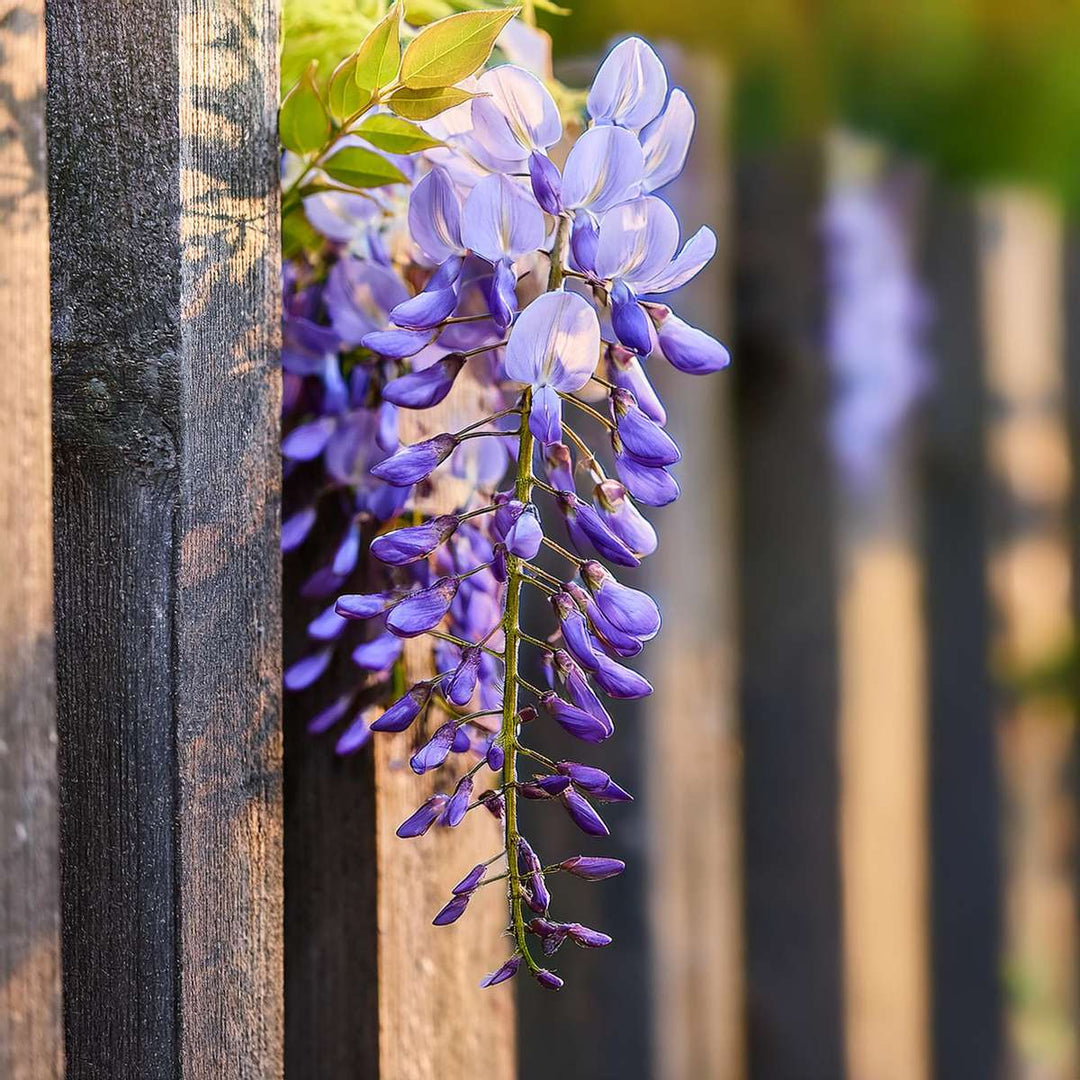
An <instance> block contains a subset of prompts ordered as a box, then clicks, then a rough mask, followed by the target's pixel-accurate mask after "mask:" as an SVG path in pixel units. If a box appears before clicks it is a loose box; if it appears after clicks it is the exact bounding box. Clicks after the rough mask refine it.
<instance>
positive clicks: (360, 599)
mask: <svg viewBox="0 0 1080 1080" xmlns="http://www.w3.org/2000/svg"><path fill="white" fill-rule="evenodd" d="M396 599H397V597H396V596H395V595H394V594H393V593H385V592H380V593H350V594H347V595H345V596H339V597H338V598H337V603H336V604H335V605H334V610H335V611H336V612H337V613H338V614H339V615H341V616H343V617H344V618H346V619H371V618H373V617H374V616H376V615H381V614H382V613H383V612H384V611H385V610H386V609H387V608H388V607H389V606H390V605H391V604H392V603H394V601H395V600H396Z"/></svg>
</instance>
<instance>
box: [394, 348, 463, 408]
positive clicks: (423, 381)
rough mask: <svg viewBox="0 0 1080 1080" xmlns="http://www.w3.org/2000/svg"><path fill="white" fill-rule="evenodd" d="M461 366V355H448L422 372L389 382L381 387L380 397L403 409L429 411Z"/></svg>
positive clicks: (458, 372) (447, 390) (452, 382)
mask: <svg viewBox="0 0 1080 1080" xmlns="http://www.w3.org/2000/svg"><path fill="white" fill-rule="evenodd" d="M464 366H465V357H464V356H462V355H461V354H460V353H450V355H449V356H444V357H443V358H442V359H441V360H439V361H437V362H436V363H434V364H432V365H431V367H428V368H424V370H423V371H410V372H409V373H408V375H401V376H399V377H398V378H396V379H391V380H390V381H389V382H388V383H387V384H386V385H385V386H384V387H383V389H382V396H383V398H384V399H385V400H386V401H390V402H393V403H394V404H395V405H400V406H401V407H402V408H403V409H430V408H431V407H432V405H438V404H439V402H440V401H442V400H443V398H445V397H446V395H447V394H449V393H450V390H451V389H452V388H453V385H454V380H455V379H456V378H457V377H458V375H459V374H460V373H461V369H462V368H463V367H464Z"/></svg>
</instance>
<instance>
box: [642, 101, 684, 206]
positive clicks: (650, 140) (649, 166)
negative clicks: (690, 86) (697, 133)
mask: <svg viewBox="0 0 1080 1080" xmlns="http://www.w3.org/2000/svg"><path fill="white" fill-rule="evenodd" d="M693 136H694V107H693V105H691V104H690V99H689V98H688V97H687V96H686V94H684V93H683V91H682V90H672V91H671V97H669V98H668V102H667V105H666V106H665V107H664V111H663V112H662V113H661V114H660V115H659V116H658V117H657V118H656V119H655V120H653V121H651V122H650V123H649V124H648V125H647V126H646V127H645V128H644V129H643V130H642V132H641V149H642V150H643V151H644V154H645V175H644V177H643V179H642V185H641V186H642V190H644V191H655V190H656V189H657V188H660V187H663V186H664V184H666V183H668V182H669V181H671V180H674V179H675V177H676V176H678V175H679V173H681V172H682V168H683V165H684V164H685V163H686V155H687V152H688V151H689V149H690V140H691V139H692V138H693Z"/></svg>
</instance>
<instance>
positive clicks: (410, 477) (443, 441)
mask: <svg viewBox="0 0 1080 1080" xmlns="http://www.w3.org/2000/svg"><path fill="white" fill-rule="evenodd" d="M457 444H458V440H457V439H456V438H455V437H454V436H453V435H447V434H443V435H434V436H432V438H430V439H425V440H424V441H423V442H419V443H414V444H413V445H412V446H403V447H402V448H401V449H400V450H398V452H397V453H396V454H392V455H391V456H390V457H388V458H386V460H385V461H380V462H379V463H378V464H377V465H376V466H375V467H374V468H372V470H371V475H372V476H377V477H378V478H379V479H380V480H385V481H386V482H387V483H388V484H390V485H392V486H393V487H412V485H413V484H417V483H419V482H420V481H421V480H426V479H427V478H428V477H429V476H430V475H431V474H432V473H433V472H434V471H435V470H436V469H437V468H438V467H439V466H440V465H441V464H442V463H443V462H444V461H445V460H446V459H447V458H448V457H449V456H450V455H451V453H453V451H454V448H455V447H456V446H457Z"/></svg>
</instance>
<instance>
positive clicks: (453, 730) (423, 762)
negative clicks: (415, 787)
mask: <svg viewBox="0 0 1080 1080" xmlns="http://www.w3.org/2000/svg"><path fill="white" fill-rule="evenodd" d="M456 734H457V727H456V725H455V724H454V722H453V721H448V722H447V723H445V724H443V725H442V727H440V728H439V729H438V731H436V732H435V734H434V735H432V736H431V738H430V739H429V740H428V741H427V742H426V743H425V744H424V745H423V746H421V747H420V749H419V750H417V751H416V753H415V754H413V756H412V757H411V758H409V766H410V768H411V769H412V771H413V772H414V773H417V774H419V775H421V776H422V775H423V774H424V773H426V772H430V771H431V770H432V769H437V768H438V767H439V766H440V765H442V763H443V762H444V761H445V760H446V759H447V756H448V755H449V753H450V747H451V746H453V744H454V736H455V735H456Z"/></svg>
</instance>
